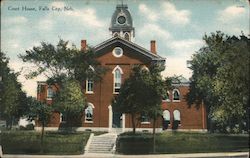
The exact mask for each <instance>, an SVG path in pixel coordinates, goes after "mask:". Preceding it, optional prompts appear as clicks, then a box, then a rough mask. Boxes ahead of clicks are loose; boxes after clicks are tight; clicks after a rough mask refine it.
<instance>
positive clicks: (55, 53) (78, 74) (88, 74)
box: [19, 40, 106, 118]
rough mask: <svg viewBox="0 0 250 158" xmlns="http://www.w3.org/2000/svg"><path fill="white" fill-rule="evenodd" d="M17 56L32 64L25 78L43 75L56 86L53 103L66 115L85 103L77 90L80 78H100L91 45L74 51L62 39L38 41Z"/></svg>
mask: <svg viewBox="0 0 250 158" xmlns="http://www.w3.org/2000/svg"><path fill="white" fill-rule="evenodd" d="M19 57H20V58H21V59H22V60H23V61H24V62H29V63H32V64H35V65H36V69H35V70H34V69H31V71H30V72H29V73H28V74H26V75H27V77H28V78H33V77H37V76H39V75H44V76H46V77H47V83H48V84H49V85H54V86H55V87H57V95H56V96H55V98H54V99H55V100H54V101H53V102H54V103H53V104H54V105H55V106H56V108H57V110H59V111H60V112H62V113H63V114H64V115H66V117H67V118H72V117H73V116H74V113H77V114H79V112H80V108H81V107H83V106H84V105H85V99H84V97H83V93H82V92H81V90H82V89H81V84H83V83H85V82H83V81H84V80H86V79H88V78H91V79H93V80H100V79H101V75H102V74H103V73H104V72H105V70H106V69H105V68H103V67H102V66H101V65H100V64H99V62H97V61H96V60H95V53H94V50H93V49H92V48H90V47H89V48H88V49H86V50H78V49H77V48H76V47H75V46H72V47H69V44H68V41H63V40H59V42H58V44H57V45H56V46H54V45H52V44H49V43H45V42H41V46H38V47H33V48H32V49H31V50H27V51H26V53H25V54H24V55H19ZM90 67H91V68H90ZM77 84H78V85H77ZM71 86H72V87H71ZM74 88H75V89H74ZM73 110H75V111H74V112H73ZM81 110H82V109H81Z"/></svg>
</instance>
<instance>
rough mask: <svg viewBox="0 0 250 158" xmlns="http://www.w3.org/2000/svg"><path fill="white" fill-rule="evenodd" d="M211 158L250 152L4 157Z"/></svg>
mask: <svg viewBox="0 0 250 158" xmlns="http://www.w3.org/2000/svg"><path fill="white" fill-rule="evenodd" d="M59 157H60V158H205V157H207V158H209V157H223V158H224V157H225V158H226V157H230V158H232V157H237V158H248V157H249V152H230V153H194V154H157V155H117V154H92V153H91V154H84V155H9V154H6V155H3V158H59Z"/></svg>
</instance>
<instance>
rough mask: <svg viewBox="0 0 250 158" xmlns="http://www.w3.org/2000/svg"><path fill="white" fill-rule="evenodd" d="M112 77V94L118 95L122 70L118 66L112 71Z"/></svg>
mask: <svg viewBox="0 0 250 158" xmlns="http://www.w3.org/2000/svg"><path fill="white" fill-rule="evenodd" d="M112 73H113V75H114V89H113V93H115V94H118V93H119V91H120V89H121V84H122V74H123V72H122V69H121V68H120V66H116V67H115V68H114V70H113V72H112Z"/></svg>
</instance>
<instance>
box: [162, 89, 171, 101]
mask: <svg viewBox="0 0 250 158" xmlns="http://www.w3.org/2000/svg"><path fill="white" fill-rule="evenodd" d="M162 101H167V102H170V99H169V91H167V93H166V94H164V95H162Z"/></svg>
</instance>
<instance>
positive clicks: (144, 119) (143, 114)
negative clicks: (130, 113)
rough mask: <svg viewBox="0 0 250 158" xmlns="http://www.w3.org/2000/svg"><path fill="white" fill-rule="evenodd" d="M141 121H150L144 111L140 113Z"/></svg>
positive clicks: (147, 122)
mask: <svg viewBox="0 0 250 158" xmlns="http://www.w3.org/2000/svg"><path fill="white" fill-rule="evenodd" d="M141 123H142V124H149V123H150V119H149V117H148V115H147V114H146V113H142V114H141Z"/></svg>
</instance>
